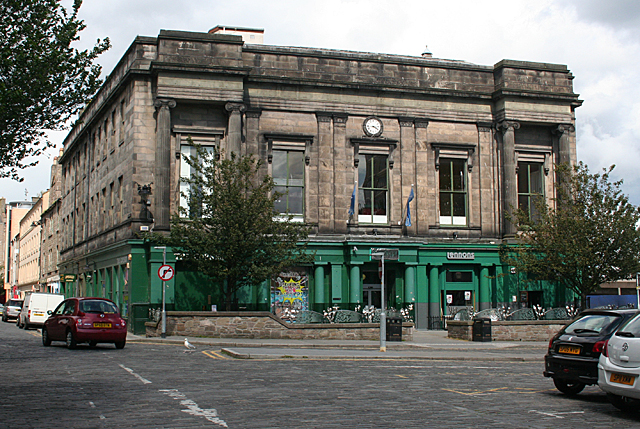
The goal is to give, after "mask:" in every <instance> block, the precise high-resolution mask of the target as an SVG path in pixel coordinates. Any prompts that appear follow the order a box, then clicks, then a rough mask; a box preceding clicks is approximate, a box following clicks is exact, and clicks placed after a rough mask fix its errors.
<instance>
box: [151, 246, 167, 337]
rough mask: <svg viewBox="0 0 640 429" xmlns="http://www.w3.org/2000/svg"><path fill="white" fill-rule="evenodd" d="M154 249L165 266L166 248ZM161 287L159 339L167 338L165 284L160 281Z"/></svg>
mask: <svg viewBox="0 0 640 429" xmlns="http://www.w3.org/2000/svg"><path fill="white" fill-rule="evenodd" d="M154 249H158V250H162V265H167V246H154ZM160 284H161V285H162V333H161V334H160V337H162V338H167V312H166V311H165V302H166V292H165V282H164V281H161V282H160Z"/></svg>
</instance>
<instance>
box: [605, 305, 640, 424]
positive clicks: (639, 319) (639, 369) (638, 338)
mask: <svg viewBox="0 0 640 429" xmlns="http://www.w3.org/2000/svg"><path fill="white" fill-rule="evenodd" d="M598 386H600V388H601V389H602V390H604V391H605V392H606V393H607V397H608V398H609V401H610V402H611V403H612V404H613V405H614V406H615V407H616V408H618V409H620V410H623V411H633V410H637V409H638V408H639V407H640V315H638V316H635V317H634V318H633V319H631V320H629V321H628V322H627V323H625V324H623V325H622V326H621V327H620V328H619V329H618V330H617V331H616V333H615V334H613V335H612V336H611V338H609V340H608V342H607V343H606V344H605V346H604V349H603V351H602V354H601V355H600V360H599V362H598Z"/></svg>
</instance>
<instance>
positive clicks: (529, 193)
mask: <svg viewBox="0 0 640 429" xmlns="http://www.w3.org/2000/svg"><path fill="white" fill-rule="evenodd" d="M542 170H543V168H542V164H541V163H537V162H519V163H518V208H519V209H521V210H523V211H525V212H527V213H529V216H532V217H533V216H535V215H536V199H539V198H541V197H542V196H543V173H542Z"/></svg>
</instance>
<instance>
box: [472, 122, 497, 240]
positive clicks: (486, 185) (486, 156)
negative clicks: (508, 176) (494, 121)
mask: <svg viewBox="0 0 640 429" xmlns="http://www.w3.org/2000/svg"><path fill="white" fill-rule="evenodd" d="M477 126H478V168H477V170H476V171H477V174H478V175H479V176H480V213H479V215H480V216H479V218H480V222H481V223H480V228H481V230H482V236H483V237H496V235H498V234H499V231H500V222H501V220H500V219H499V213H500V197H499V195H500V192H499V190H498V189H497V186H496V185H497V184H498V183H499V182H498V177H499V175H500V174H499V172H498V171H497V165H498V162H497V160H498V151H497V150H496V147H495V139H494V134H493V132H492V127H491V124H490V123H478V124H477Z"/></svg>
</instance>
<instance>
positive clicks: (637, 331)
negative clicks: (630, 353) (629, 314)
mask: <svg viewBox="0 0 640 429" xmlns="http://www.w3.org/2000/svg"><path fill="white" fill-rule="evenodd" d="M621 332H622V333H626V335H625V334H623V335H621V336H626V337H640V314H639V315H637V316H636V317H634V318H633V319H631V320H629V321H628V322H627V323H625V324H624V325H622V327H621V328H620V330H619V331H618V332H617V333H616V335H618V333H621Z"/></svg>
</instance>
